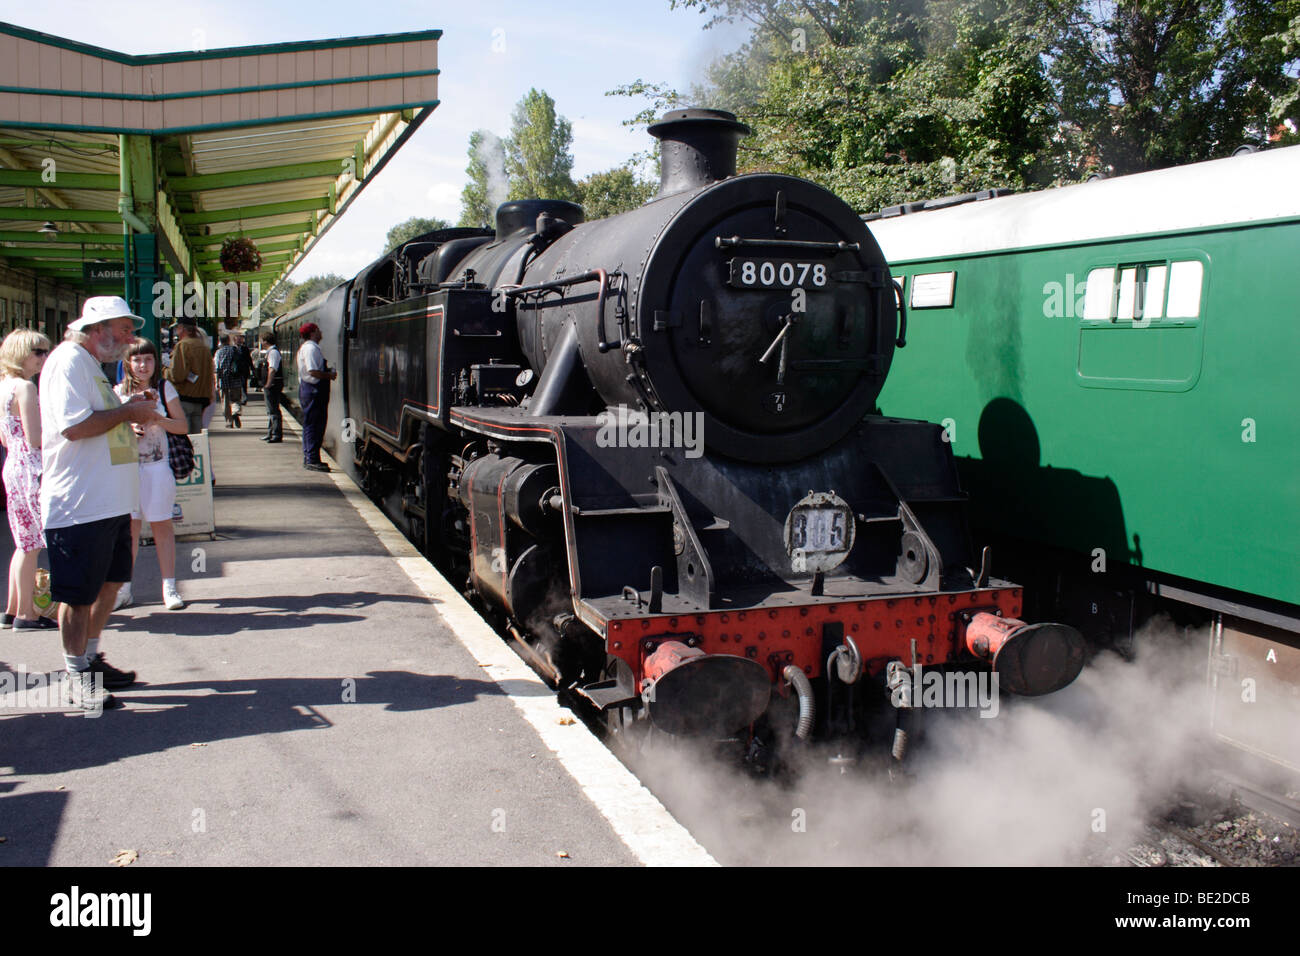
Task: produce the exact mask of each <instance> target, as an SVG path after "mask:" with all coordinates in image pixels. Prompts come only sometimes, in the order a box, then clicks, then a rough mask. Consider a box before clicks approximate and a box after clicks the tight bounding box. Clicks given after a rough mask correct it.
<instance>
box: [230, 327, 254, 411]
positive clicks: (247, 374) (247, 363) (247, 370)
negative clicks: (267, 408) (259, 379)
mask: <svg viewBox="0 0 1300 956" xmlns="http://www.w3.org/2000/svg"><path fill="white" fill-rule="evenodd" d="M230 344H231V345H233V346H234V347H235V351H236V352H238V353H239V360H240V362H241V363H242V364H241V365H240V368H242V369H243V370H244V380H243V382H241V383H240V384H241V385H243V388H244V397H245V398H247V397H248V393H249V392H250V391H252V388H253V353H252V352H250V351H249V350H248V346H247V345H245V344H244V333H243V332H232V333H230Z"/></svg>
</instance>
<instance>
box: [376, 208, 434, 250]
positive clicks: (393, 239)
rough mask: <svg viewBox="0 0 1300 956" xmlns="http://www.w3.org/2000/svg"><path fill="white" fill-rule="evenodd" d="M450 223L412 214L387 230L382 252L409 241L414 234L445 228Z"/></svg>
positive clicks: (418, 234)
mask: <svg viewBox="0 0 1300 956" xmlns="http://www.w3.org/2000/svg"><path fill="white" fill-rule="evenodd" d="M450 225H451V223H449V222H447V220H445V219H422V218H421V217H419V216H412V217H411V218H410V219H407V220H406V221H405V222H399V223H398V224H397V225H395V226H394V227H393V228H392V229H389V230H388V238H387V239H386V240H384V252H385V254H387V253H389V252H392V251H393V250H394V249H396V248H397V247H398V246H400V245H401V244H402V243H404V242H409V241H410V240H412V239H414V238H415V237H416V236H421V235H424V233H426V232H433V231H435V230H437V229H447V228H448V227H450Z"/></svg>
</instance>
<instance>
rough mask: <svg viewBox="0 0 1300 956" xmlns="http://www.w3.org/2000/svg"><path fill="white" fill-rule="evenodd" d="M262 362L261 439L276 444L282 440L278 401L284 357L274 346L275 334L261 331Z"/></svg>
mask: <svg viewBox="0 0 1300 956" xmlns="http://www.w3.org/2000/svg"><path fill="white" fill-rule="evenodd" d="M262 346H263V349H262V353H263V354H262V362H263V363H264V364H265V366H266V370H265V374H264V377H263V379H262V382H261V385H262V397H263V399H265V401H266V436H265V437H264V438H263V439H262V441H264V442H267V443H268V444H271V445H278V444H279V443H280V442H282V441H284V419H283V418H281V417H280V402H281V397H282V396H283V395H284V359H283V358H282V357H281V355H280V350H279V349H277V348H276V347H275V336H274V335H272V334H271V333H270V332H263V333H262Z"/></svg>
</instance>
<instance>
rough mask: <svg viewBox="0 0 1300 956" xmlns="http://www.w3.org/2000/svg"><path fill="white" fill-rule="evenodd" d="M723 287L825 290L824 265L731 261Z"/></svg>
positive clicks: (767, 260) (813, 263) (795, 261)
mask: <svg viewBox="0 0 1300 956" xmlns="http://www.w3.org/2000/svg"><path fill="white" fill-rule="evenodd" d="M728 265H729V266H730V267H731V274H730V275H729V276H728V278H727V284H728V285H731V286H734V287H736V288H738V289H825V288H826V287H827V284H828V283H829V280H830V276H829V274H828V273H827V271H826V263H824V262H809V261H804V260H801V259H732V260H731V261H730V262H729V263H728Z"/></svg>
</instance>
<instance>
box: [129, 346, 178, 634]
mask: <svg viewBox="0 0 1300 956" xmlns="http://www.w3.org/2000/svg"><path fill="white" fill-rule="evenodd" d="M161 373H162V369H161V367H160V366H159V362H158V349H157V348H156V347H155V346H154V344H153V343H152V342H150V341H149V340H148V339H136V340H135V342H134V343H132V345H131V347H130V348H129V349H128V350H127V353H126V359H125V360H124V361H123V362H122V381H121V384H119V385H118V386H117V388H116V389H115V391H116V392H117V394H118V397H119V398H121V399H122V401H124V402H125V401H127V400H129V399H130V398H131V396H132V395H136V394H144V393H147V392H149V391H150V390H152V391H153V393H154V394H155V395H156V396H157V398H156V399H155V401H156V403H157V406H158V414H159V415H162V416H164V417H163V418H162V419H160V420H158V421H156V422H150V423H149V424H148V425H143V426H142V425H137V424H135V423H132V425H131V428H132V429H134V430H135V434H136V440H137V444H138V446H139V452H140V510H139V511H138V512H133V513H132V514H131V567H132V570H133V571H134V568H135V557H136V554H137V553H138V552H139V550H140V526H141V525H142V524H143V523H144V521H148V522H149V528H150V529H151V531H152V532H153V543H154V549H155V550H156V551H157V552H158V568H159V570H160V571H161V572H162V579H163V604H165V605H166V606H167V610H169V611H179V610H180V609H181V608H183V607H184V606H185V602H184V601H182V600H181V596H180V595H179V594H178V593H177V592H176V529H175V528H174V527H172V507H173V506H174V505H175V504H176V479H175V478H174V477H173V476H172V466H171V462H170V461H168V458H167V435H168V434H169V433H170V434H172V435H184V434H185V433H186V431H188V427H187V424H186V421H185V410H184V408H182V406H181V397H180V394H179V393H178V392H177V391H176V388H175V386H173V385H172V383H171V382H168V381H165V380H163V378H162V374H161ZM132 600H133V597H132V594H131V582H130V581H127V582H126V583H125V584H123V585H122V587H121V588H120V589H119V591H118V594H117V602H116V604H115V605H114V610H116V609H117V608H119V607H126V606H127V605H129V604H131V603H132Z"/></svg>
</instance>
